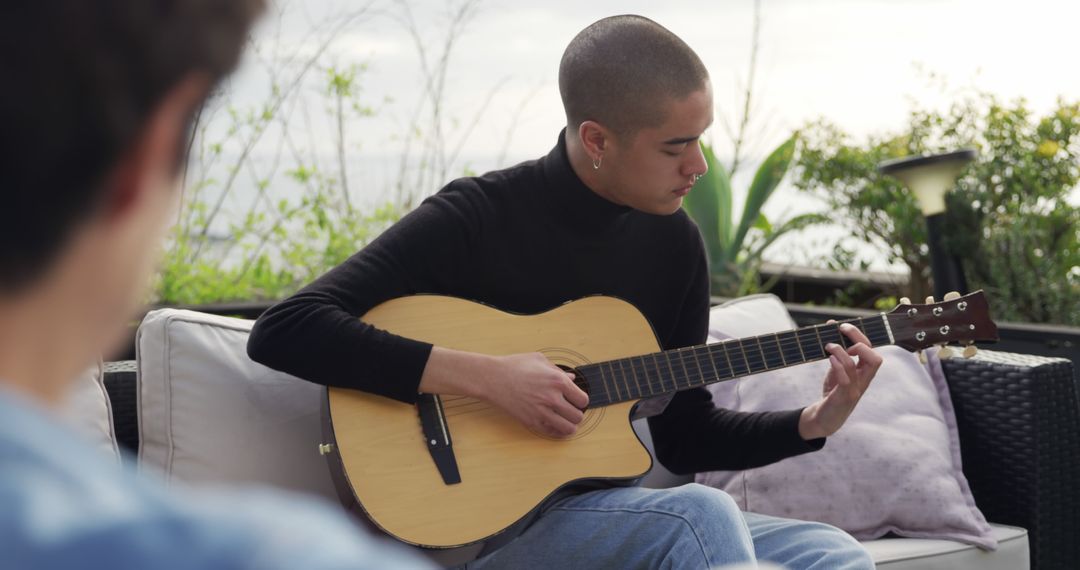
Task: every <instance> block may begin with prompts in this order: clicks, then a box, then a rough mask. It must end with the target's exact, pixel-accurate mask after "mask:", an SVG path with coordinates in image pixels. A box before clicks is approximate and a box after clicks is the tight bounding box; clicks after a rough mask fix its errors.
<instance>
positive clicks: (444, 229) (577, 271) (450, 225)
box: [248, 135, 824, 473]
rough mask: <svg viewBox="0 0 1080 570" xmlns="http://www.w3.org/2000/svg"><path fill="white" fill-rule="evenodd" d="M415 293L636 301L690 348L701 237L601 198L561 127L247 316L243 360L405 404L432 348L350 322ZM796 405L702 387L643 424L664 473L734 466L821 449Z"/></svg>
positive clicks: (664, 344)
mask: <svg viewBox="0 0 1080 570" xmlns="http://www.w3.org/2000/svg"><path fill="white" fill-rule="evenodd" d="M416 293H435V294H440V295H451V296H455V297H461V298H464V299H470V300H474V301H481V302H483V303H486V304H488V305H491V306H494V307H497V308H499V309H502V310H504V311H509V312H515V313H538V312H543V311H546V310H549V309H551V308H554V307H557V306H559V305H561V304H563V303H565V302H567V301H571V300H574V299H578V298H581V297H585V296H588V295H595V294H603V295H612V296H615V297H619V298H621V299H625V300H626V301H629V302H630V303H632V304H633V305H634V306H636V307H637V308H638V309H639V310H640V311H641V312H642V314H644V315H645V317H646V318H647V319H648V320H649V322H650V323H651V324H652V326H653V329H654V331H655V332H656V335H657V339H658V341H659V344H660V346H661V348H662V349H664V350H668V349H674V348H679V347H683V346H690V345H695V344H701V343H703V342H704V341H705V337H706V332H707V328H708V317H709V277H708V267H707V264H706V258H705V254H704V247H703V244H702V241H701V236H700V234H699V233H698V230H697V227H696V226H695V225H694V223H693V221H691V220H690V218H689V217H688V216H687V215H686V214H685V213H684V212H682V211H679V212H677V213H675V214H673V215H670V216H657V215H652V214H645V213H642V212H638V211H636V210H632V209H630V208H627V207H623V206H619V205H616V204H614V203H612V202H609V201H607V200H605V199H604V198H601V197H600V196H598V195H597V194H595V193H594V192H592V191H591V190H590V189H589V188H588V187H586V186H585V185H584V183H582V182H581V180H580V179H579V178H578V177H577V175H576V174H575V173H574V171H573V169H572V168H571V167H570V163H569V160H568V158H567V154H566V146H565V142H564V140H563V137H562V135H560V137H559V143H558V145H556V147H555V148H554V149H553V150H552V151H551V152H550V153H549V154H548V155H547V156H545V157H543V158H541V159H539V160H535V161H531V162H526V163H523V164H520V165H518V166H515V167H513V168H509V169H506V170H500V171H497V172H491V173H489V174H486V175H484V176H481V177H479V178H463V179H460V180H455V181H453V182H451V183H450V184H448V185H447V186H446V187H445V188H443V189H442V190H441V191H439V192H438V193H437V194H435V195H434V196H431V197H430V198H428V199H427V200H425V201H424V202H423V203H422V204H421V205H420V206H419V207H418V208H416V209H415V210H414V211H412V212H411V213H409V214H408V215H407V216H405V217H404V218H402V220H401V221H399V222H398V223H397V224H395V225H394V226H393V227H391V228H390V229H388V230H386V232H384V233H383V234H382V235H380V236H379V237H378V238H376V239H375V240H374V241H373V242H372V243H371V244H369V245H368V246H367V247H365V248H364V249H362V250H361V251H360V252H358V253H356V254H355V255H353V256H352V257H351V258H349V259H348V260H347V261H345V262H344V263H342V264H341V265H339V266H338V267H336V268H334V269H333V270H331V271H330V272H328V273H327V274H326V275H323V276H322V277H320V278H319V279H318V280H316V281H315V282H314V283H312V284H311V285H309V286H307V287H305V288H304V289H303V290H301V291H300V292H298V293H297V294H296V295H294V296H292V297H291V298H289V299H286V300H285V301H283V302H281V303H279V304H277V305H276V306H274V307H272V308H271V309H270V310H268V311H267V312H266V313H265V314H263V315H262V316H261V317H260V318H259V320H258V322H257V323H256V324H255V327H254V329H253V330H252V332H251V337H250V340H249V342H248V353H249V354H250V356H251V358H252V359H254V360H256V361H258V362H261V363H263V364H266V365H267V366H270V367H272V368H275V369H278V370H281V371H284V372H287V373H290V374H293V375H296V376H299V377H301V378H305V379H307V380H309V381H311V382H316V383H319V384H323V385H327V386H336V387H343V388H353V389H357V390H363V391H366V392H371V393H375V394H380V395H383V396H387V397H390V398H394V399H396V400H400V401H402V402H409V403H411V402H413V401H415V399H416V394H417V386H418V385H419V383H420V377H421V375H422V373H423V371H424V367H425V365H426V364H427V360H428V356H429V354H430V352H431V345H430V344H426V343H423V342H417V341H414V340H410V339H406V338H402V337H400V336H396V335H393V334H390V333H387V332H385V331H382V330H378V329H376V328H375V327H372V326H370V325H367V324H365V323H363V322H361V321H360V320H359V319H358V318H357V317H358V316H360V315H363V314H364V313H366V312H367V311H368V310H369V309H371V308H373V307H375V306H376V305H378V304H379V303H381V302H383V301H386V300H388V299H392V298H395V297H401V296H405V295H411V294H416ZM799 414H800V411H799V410H793V411H784V412H764V413H743V412H734V411H730V410H725V409H720V408H717V407H715V406H714V405H713V403H712V400H711V397H710V394H709V392H708V391H706V390H705V389H704V388H696V389H691V390H687V391H684V392H680V393H679V394H678V395H676V396H675V397H674V398H673V399H672V400H671V403H670V404H669V405H668V407H667V409H666V410H665V411H664V412H663V413H662V414H660V415H658V416H654V417H652V418H650V419H649V427H650V431H651V432H652V435H653V439H654V444H655V448H656V454H657V457H658V458H659V459H660V461H661V462H662V463H663V464H664V465H665V466H666V467H667V468H668V469H670V470H671V471H673V472H676V473H691V472H697V471H707V470H717V469H745V468H749V467H756V466H760V465H765V464H768V463H772V462H774V461H778V460H780V459H783V458H785V457H790V456H792V455H797V454H799V453H805V452H808V451H813V450H815V449H820V447H821V446H822V445H823V444H824V440H815V441H812V442H806V441H803V440H802V438H801V437H800V436H799V433H798V421H799Z"/></svg>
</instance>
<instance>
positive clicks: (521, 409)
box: [420, 347, 589, 437]
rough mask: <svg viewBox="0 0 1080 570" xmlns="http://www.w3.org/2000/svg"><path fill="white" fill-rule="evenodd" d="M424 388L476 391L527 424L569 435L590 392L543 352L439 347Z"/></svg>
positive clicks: (474, 393)
mask: <svg viewBox="0 0 1080 570" xmlns="http://www.w3.org/2000/svg"><path fill="white" fill-rule="evenodd" d="M420 391H421V392H427V393H433V394H461V395H465V396H472V397H475V398H478V399H481V400H485V401H488V402H490V403H491V404H493V405H495V406H497V407H499V408H501V409H502V410H504V411H505V412H506V413H508V414H510V415H511V416H512V417H513V418H514V419H516V420H518V421H519V422H521V423H522V424H524V425H525V427H527V428H529V429H531V430H533V431H536V432H539V433H541V434H544V435H547V436H549V437H568V436H571V435H573V434H574V433H575V432H576V431H577V426H578V424H579V423H581V420H582V418H584V413H583V412H582V410H583V409H584V408H585V407H586V406H587V405H588V404H589V396H588V395H587V394H586V393H585V392H584V391H582V390H581V388H578V387H577V385H575V384H574V375H573V374H572V373H569V372H566V371H564V370H562V369H561V368H559V367H558V366H555V365H554V364H552V363H551V362H550V361H549V360H548V359H547V358H545V357H544V355H542V354H540V353H535V352H534V353H525V354H512V355H509V356H488V355H483V354H476V353H470V352H462V351H457V350H450V349H446V348H442V347H435V348H433V349H432V351H431V356H430V358H429V359H428V363H427V366H426V367H425V368H424V375H423V376H422V377H421V379H420Z"/></svg>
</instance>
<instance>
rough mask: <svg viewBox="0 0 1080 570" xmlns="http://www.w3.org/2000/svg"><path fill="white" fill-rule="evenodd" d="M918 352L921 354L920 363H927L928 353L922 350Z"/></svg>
mask: <svg viewBox="0 0 1080 570" xmlns="http://www.w3.org/2000/svg"><path fill="white" fill-rule="evenodd" d="M916 354H918V355H919V364H926V354H924V353H923V351H921V350H920V351H919V352H917V353H916Z"/></svg>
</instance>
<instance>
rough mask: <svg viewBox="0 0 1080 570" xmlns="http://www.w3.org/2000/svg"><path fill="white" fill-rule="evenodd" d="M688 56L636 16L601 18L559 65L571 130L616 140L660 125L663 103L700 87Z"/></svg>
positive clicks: (697, 68)
mask: <svg viewBox="0 0 1080 570" xmlns="http://www.w3.org/2000/svg"><path fill="white" fill-rule="evenodd" d="M708 80H709V73H708V72H707V71H706V70H705V65H704V64H702V63H701V59H700V58H698V56H697V54H696V53H694V50H692V49H690V46H688V45H686V42H684V41H682V40H681V39H679V37H678V36H676V35H675V34H673V33H671V32H670V31H668V29H667V28H665V27H663V26H661V25H660V24H657V23H656V22H654V21H652V20H650V19H648V18H644V17H641V16H612V17H610V18H604V19H603V20H600V21H598V22H596V23H594V24H592V25H591V26H589V27H587V28H585V29H584V30H582V31H581V33H579V34H578V35H577V36H576V37H575V38H574V39H573V41H571V42H570V45H569V46H567V47H566V51H565V52H564V53H563V57H562V62H561V63H560V64H559V92H560V94H561V95H562V100H563V108H564V109H565V110H566V121H567V125H568V126H569V127H570V129H571V130H576V129H577V127H578V126H579V125H580V124H581V123H583V122H584V121H596V122H597V123H599V124H601V125H603V126H605V127H607V128H608V129H611V130H612V131H614V132H615V133H616V134H618V135H620V136H631V137H632V136H633V134H634V133H636V132H637V131H638V130H639V129H641V128H645V127H655V126H658V125H660V124H661V123H663V122H664V120H665V118H666V117H665V116H664V107H665V106H664V102H666V101H667V100H670V99H677V100H678V99H683V98H685V97H686V96H688V95H690V94H691V93H693V92H695V91H699V90H701V89H703V88H704V87H705V85H706V84H707V82H708Z"/></svg>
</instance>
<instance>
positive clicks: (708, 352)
mask: <svg viewBox="0 0 1080 570" xmlns="http://www.w3.org/2000/svg"><path fill="white" fill-rule="evenodd" d="M712 353H713V350H712V347H709V348H706V349H705V354H706V355H708V357H709V364H711V365H712V369H713V374H714V375H715V377H716V378H717V379H720V378H723V377H724V376H725V375H723V374H720V369H719V368H717V367H716V360H715V359H714V358H713V355H712Z"/></svg>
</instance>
